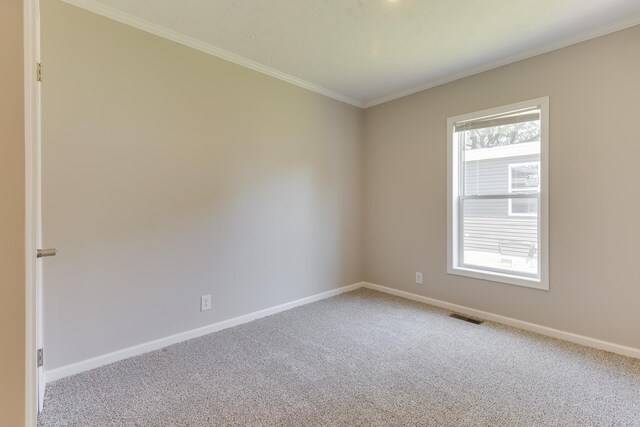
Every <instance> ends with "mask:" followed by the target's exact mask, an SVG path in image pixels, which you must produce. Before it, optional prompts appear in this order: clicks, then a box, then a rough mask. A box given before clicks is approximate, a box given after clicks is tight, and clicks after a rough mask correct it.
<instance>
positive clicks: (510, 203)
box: [508, 161, 540, 217]
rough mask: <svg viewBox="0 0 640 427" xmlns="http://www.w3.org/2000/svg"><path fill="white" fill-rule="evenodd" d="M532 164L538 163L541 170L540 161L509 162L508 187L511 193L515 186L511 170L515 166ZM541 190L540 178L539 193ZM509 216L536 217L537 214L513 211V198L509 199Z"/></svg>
mask: <svg viewBox="0 0 640 427" xmlns="http://www.w3.org/2000/svg"><path fill="white" fill-rule="evenodd" d="M530 165H537V166H538V170H540V162H537V161H536V162H522V163H509V166H508V168H509V184H508V185H509V187H508V191H509V193H513V188H512V186H511V184H512V182H513V173H512V172H511V171H512V169H513V168H514V167H517V166H530ZM539 192H540V180H538V193H539ZM508 214H509V216H519V217H534V216H536V215H535V214H528V213H517V212H515V213H514V212H513V199H509V213H508Z"/></svg>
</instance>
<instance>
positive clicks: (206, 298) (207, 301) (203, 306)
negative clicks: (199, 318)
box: [200, 295, 211, 311]
mask: <svg viewBox="0 0 640 427" xmlns="http://www.w3.org/2000/svg"><path fill="white" fill-rule="evenodd" d="M206 310H211V295H202V296H201V297H200V311H206Z"/></svg>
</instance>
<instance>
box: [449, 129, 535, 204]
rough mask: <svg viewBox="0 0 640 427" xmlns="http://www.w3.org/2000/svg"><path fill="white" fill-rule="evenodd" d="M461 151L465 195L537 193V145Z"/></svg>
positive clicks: (527, 143)
mask: <svg viewBox="0 0 640 427" xmlns="http://www.w3.org/2000/svg"><path fill="white" fill-rule="evenodd" d="M465 133H467V132H465ZM461 151H462V156H461V157H462V174H463V177H462V182H463V184H464V185H463V190H464V194H465V195H491V194H507V193H510V192H518V193H521V192H536V191H538V189H539V186H540V141H530V142H526V143H518V144H511V145H498V146H495V147H488V148H468V147H467V146H464V145H463V147H462V150H461Z"/></svg>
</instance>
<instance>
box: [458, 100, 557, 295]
mask: <svg viewBox="0 0 640 427" xmlns="http://www.w3.org/2000/svg"><path fill="white" fill-rule="evenodd" d="M536 106H538V107H540V119H541V120H540V199H539V206H538V208H539V211H538V262H539V263H540V264H539V265H540V277H539V278H537V277H536V278H528V277H526V276H520V275H513V274H508V273H502V272H488V271H487V270H484V269H475V268H469V267H468V266H464V267H463V266H461V265H460V264H459V262H458V261H459V260H458V257H459V235H458V233H459V230H460V228H459V226H458V225H459V209H458V203H459V201H458V199H459V198H458V191H459V190H458V189H459V159H458V155H459V150H458V149H454V148H456V147H454V139H453V137H454V126H455V123H458V122H462V121H465V120H473V119H479V118H482V117H487V116H492V115H496V114H503V113H507V112H510V111H515V110H521V109H526V108H530V107H536ZM447 170H448V176H447V272H448V273H449V274H455V275H459V276H466V277H471V278H475V279H482V280H489V281H492V282H498V283H506V284H511V285H517V286H524V287H528V288H535V289H541V290H546V291H548V290H549V97H548V96H547V97H542V98H536V99H531V100H528V101H523V102H518V103H515V104H510V105H505V106H501V107H496V108H491V109H488V110H483V111H477V112H474V113H469V114H463V115H460V116H455V117H449V118H448V119H447ZM454 192H455V193H454Z"/></svg>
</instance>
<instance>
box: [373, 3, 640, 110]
mask: <svg viewBox="0 0 640 427" xmlns="http://www.w3.org/2000/svg"><path fill="white" fill-rule="evenodd" d="M636 25H640V15H634V16H631V17H627V18H625V19H622V20H620V21H617V22H615V23H613V24H610V25H606V26H603V27H598V28H597V29H594V30H591V31H587V32H584V33H581V34H579V35H577V36H573V37H570V38H567V39H564V40H562V41H559V42H554V43H550V44H547V45H545V46H542V47H537V48H534V49H530V50H527V51H524V52H521V53H517V54H515V55H511V56H508V57H506V58H502V59H498V60H497V61H493V62H490V63H488V64H483V65H479V66H477V67H473V68H470V69H468V70H465V71H462V72H460V73H456V74H452V75H450V76H446V77H443V78H440V79H434V80H431V81H429V82H427V83H423V84H421V85H420V86H415V87H413V88H410V89H405V90H402V91H400V92H395V93H392V94H390V95H385V96H382V97H380V98H376V99H373V100H371V101H364V102H363V108H369V107H374V106H376V105H380V104H384V103H385V102H389V101H393V100H394V99H398V98H402V97H405V96H409V95H413V94H414V93H418V92H422V91H423V90H427V89H431V88H434V87H436V86H441V85H443V84H447V83H451V82H453V81H456V80H460V79H463V78H465V77H470V76H473V75H475V74H480V73H483V72H485V71H489V70H493V69H495V68H499V67H502V66H504V65H509V64H513V63H514V62H518V61H522V60H524V59H528V58H532V57H534V56H538V55H542V54H544V53H548V52H552V51H554V50H558V49H562V48H563V47H568V46H571V45H574V44H577V43H581V42H584V41H587V40H591V39H594V38H596V37H600V36H604V35H607V34H609V33H614V32H616V31H621V30H624V29H626V28H631V27H634V26H636Z"/></svg>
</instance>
